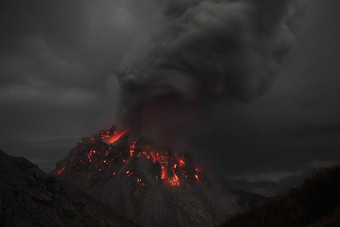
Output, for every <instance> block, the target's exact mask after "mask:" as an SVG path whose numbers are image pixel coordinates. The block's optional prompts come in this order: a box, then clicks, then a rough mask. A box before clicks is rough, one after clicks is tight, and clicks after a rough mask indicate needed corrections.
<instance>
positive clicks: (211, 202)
mask: <svg viewBox="0 0 340 227" xmlns="http://www.w3.org/2000/svg"><path fill="white" fill-rule="evenodd" d="M53 173H54V174H55V175H58V176H59V177H60V178H63V179H65V180H67V181H70V182H72V183H74V184H76V185H77V186H78V187H79V188H81V189H82V190H85V191H86V192H87V193H89V194H90V195H91V196H93V197H94V198H96V199H98V200H101V201H103V202H105V203H106V204H108V205H110V206H111V207H113V208H114V209H115V210H116V211H117V212H118V214H119V215H122V216H125V217H128V218H129V219H131V220H133V221H134V222H135V223H137V224H140V225H142V226H162V225H163V226H216V225H218V224H220V223H221V222H222V221H223V220H225V218H226V217H227V216H228V215H231V214H233V213H235V212H236V211H238V210H239V206H238V205H237V204H236V202H235V200H234V199H233V197H232V196H231V195H230V194H229V193H224V192H222V190H220V189H219V188H218V186H217V184H216V183H215V181H214V180H212V179H211V178H210V177H208V176H207V175H206V174H204V173H203V172H202V171H201V170H200V168H198V167H197V166H196V164H195V163H194V162H193V159H192V157H191V156H190V155H189V154H187V153H179V152H174V151H173V150H171V149H168V148H164V147H159V146H157V145H156V144H154V143H153V142H151V141H149V140H147V139H145V138H143V137H139V138H133V137H132V136H131V135H130V134H129V133H128V131H127V130H125V131H121V132H118V131H117V130H116V129H115V128H114V127H113V128H111V129H110V130H102V131H100V132H98V133H97V134H96V135H94V136H92V137H87V138H83V142H82V143H78V145H77V146H76V147H75V148H74V149H73V150H72V151H71V152H70V153H69V155H68V156H67V157H66V158H65V159H64V160H61V161H59V162H58V163H57V168H56V170H55V171H54V172H53Z"/></svg>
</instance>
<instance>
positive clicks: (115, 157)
mask: <svg viewBox="0 0 340 227" xmlns="http://www.w3.org/2000/svg"><path fill="white" fill-rule="evenodd" d="M127 133H129V130H128V129H125V130H123V131H120V132H118V131H116V129H112V130H109V131H108V130H105V131H101V132H99V133H98V135H97V136H94V137H90V138H87V137H85V138H84V140H83V141H84V144H85V145H86V146H87V147H88V148H87V149H86V152H84V153H83V154H84V156H83V158H80V160H78V161H77V162H73V163H69V164H68V165H64V166H63V167H61V169H59V171H57V174H58V175H67V174H68V172H69V170H70V169H72V168H74V166H76V165H85V164H82V163H83V162H82V161H83V160H87V164H88V167H86V168H90V169H93V170H94V171H95V172H96V173H98V172H102V171H106V170H109V171H110V172H111V173H112V177H117V176H121V174H120V173H121V170H123V171H122V172H123V173H125V174H124V175H125V176H127V177H129V178H135V182H136V183H137V184H138V185H139V186H143V187H144V186H145V185H147V184H148V183H149V182H148V180H147V179H145V178H144V177H143V176H142V175H140V173H141V172H140V171H138V170H137V169H136V166H139V164H137V165H136V162H138V160H143V159H149V160H150V161H151V162H152V163H154V164H152V166H153V167H154V168H155V171H156V170H157V171H156V172H154V173H155V175H154V176H153V179H155V180H157V181H161V182H163V183H166V184H168V185H170V186H180V185H184V186H185V185H188V184H191V183H192V182H194V181H196V182H200V178H201V176H202V173H200V172H199V169H198V168H195V167H194V166H193V164H192V163H190V162H188V163H186V162H187V160H188V158H187V157H186V155H184V154H179V153H175V152H172V151H171V150H169V151H164V150H163V149H162V148H159V147H157V146H154V145H153V144H152V143H149V142H147V141H145V140H144V139H134V140H132V142H131V143H130V144H128V146H126V147H124V146H120V147H119V148H118V149H117V147H116V145H115V143H116V142H118V141H119V140H120V139H122V137H123V136H124V135H126V134H127ZM104 144H106V145H107V146H106V145H104ZM122 145H123V144H122ZM82 149H83V148H82ZM150 164H151V163H150ZM143 165H144V164H143ZM65 170H67V171H65ZM79 170H80V169H79V167H77V170H76V174H77V175H81V174H82V173H81V172H80V171H79ZM200 183H201V182H200Z"/></svg>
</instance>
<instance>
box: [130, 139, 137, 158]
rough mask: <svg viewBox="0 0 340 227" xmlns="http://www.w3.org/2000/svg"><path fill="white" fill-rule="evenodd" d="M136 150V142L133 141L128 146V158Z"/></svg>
mask: <svg viewBox="0 0 340 227" xmlns="http://www.w3.org/2000/svg"><path fill="white" fill-rule="evenodd" d="M135 149H136V140H134V141H133V142H132V144H131V146H130V157H132V156H133V153H134V152H135Z"/></svg>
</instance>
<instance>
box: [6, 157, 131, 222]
mask: <svg viewBox="0 0 340 227" xmlns="http://www.w3.org/2000/svg"><path fill="white" fill-rule="evenodd" d="M72 225H75V226H135V225H134V224H132V223H131V222H130V221H128V220H127V219H125V218H122V217H119V216H117V215H116V214H115V211H114V210H113V209H112V208H110V207H108V206H106V205H104V204H102V203H100V202H97V201H94V200H92V199H91V198H90V197H88V196H87V195H85V194H83V193H81V192H79V191H78V190H76V189H75V188H74V187H73V186H72V185H69V184H65V183H61V182H59V181H58V180H56V178H55V177H54V176H51V175H48V174H45V173H44V172H42V171H41V170H40V169H39V168H38V167H37V166H36V165H33V164H32V163H31V162H29V161H28V160H27V159H25V158H20V157H11V156H9V155H7V154H5V153H4V152H2V151H0V226H72Z"/></svg>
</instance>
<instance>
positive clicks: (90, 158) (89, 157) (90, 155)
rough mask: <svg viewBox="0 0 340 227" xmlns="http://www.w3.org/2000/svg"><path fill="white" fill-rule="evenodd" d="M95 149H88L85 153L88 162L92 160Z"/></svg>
mask: <svg viewBox="0 0 340 227" xmlns="http://www.w3.org/2000/svg"><path fill="white" fill-rule="evenodd" d="M95 153H96V151H94V150H90V153H88V154H87V158H88V159H89V162H92V155H93V154H95Z"/></svg>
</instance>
